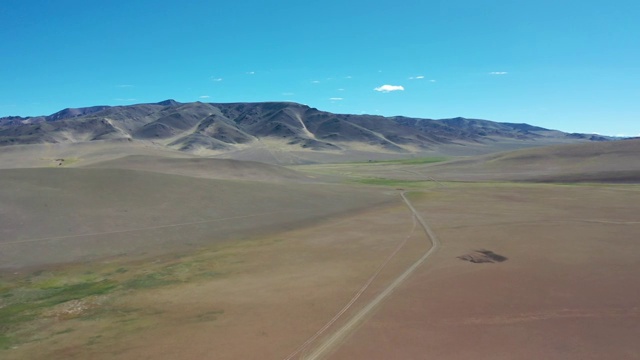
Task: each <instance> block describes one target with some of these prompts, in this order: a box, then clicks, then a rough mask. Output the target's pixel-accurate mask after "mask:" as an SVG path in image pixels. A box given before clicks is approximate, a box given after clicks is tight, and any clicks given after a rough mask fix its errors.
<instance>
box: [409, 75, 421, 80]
mask: <svg viewBox="0 0 640 360" xmlns="http://www.w3.org/2000/svg"><path fill="white" fill-rule="evenodd" d="M421 79H424V75H418V76H409V80H421Z"/></svg>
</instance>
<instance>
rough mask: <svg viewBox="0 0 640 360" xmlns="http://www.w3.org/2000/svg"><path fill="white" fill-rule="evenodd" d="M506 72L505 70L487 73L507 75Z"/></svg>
mask: <svg viewBox="0 0 640 360" xmlns="http://www.w3.org/2000/svg"><path fill="white" fill-rule="evenodd" d="M507 74H508V72H506V71H492V72H490V73H489V75H507Z"/></svg>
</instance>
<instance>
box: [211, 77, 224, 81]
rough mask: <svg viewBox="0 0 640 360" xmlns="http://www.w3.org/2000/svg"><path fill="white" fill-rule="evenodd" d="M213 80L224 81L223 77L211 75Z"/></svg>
mask: <svg viewBox="0 0 640 360" xmlns="http://www.w3.org/2000/svg"><path fill="white" fill-rule="evenodd" d="M211 81H216V82H218V81H222V78H220V77H215V76H212V77H211Z"/></svg>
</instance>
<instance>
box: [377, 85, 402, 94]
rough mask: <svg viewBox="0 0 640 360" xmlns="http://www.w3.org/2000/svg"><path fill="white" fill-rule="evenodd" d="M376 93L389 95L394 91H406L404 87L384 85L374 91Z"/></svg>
mask: <svg viewBox="0 0 640 360" xmlns="http://www.w3.org/2000/svg"><path fill="white" fill-rule="evenodd" d="M373 90H375V91H378V92H383V93H388V92H392V91H404V86H402V85H382V86H379V87H377V88H375V89H373Z"/></svg>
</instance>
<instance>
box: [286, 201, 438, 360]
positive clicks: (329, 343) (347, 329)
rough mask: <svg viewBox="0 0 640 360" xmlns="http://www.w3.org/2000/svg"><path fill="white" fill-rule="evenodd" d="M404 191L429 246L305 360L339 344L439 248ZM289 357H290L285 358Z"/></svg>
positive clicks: (326, 352) (406, 202)
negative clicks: (429, 242) (429, 243)
mask: <svg viewBox="0 0 640 360" xmlns="http://www.w3.org/2000/svg"><path fill="white" fill-rule="evenodd" d="M405 193H406V192H404V191H403V192H402V193H400V196H401V197H402V200H403V201H404V203H405V204H406V205H407V207H408V208H409V210H411V212H412V214H413V216H414V218H415V219H416V220H418V223H419V224H420V226H421V227H422V229H423V230H424V232H425V234H426V235H427V237H428V238H429V239H430V241H431V248H430V249H429V250H428V251H427V252H426V253H425V254H424V255H422V257H421V258H420V259H418V260H417V261H416V262H414V263H413V264H412V265H411V266H409V268H407V270H405V272H403V273H402V274H400V276H398V277H397V278H396V279H395V280H394V281H393V282H392V283H391V284H389V286H387V287H386V288H385V289H384V290H383V291H382V292H381V293H380V294H379V295H378V296H376V298H375V299H373V300H372V301H371V302H369V303H368V304H367V305H366V306H365V307H363V308H362V310H360V311H359V312H358V313H357V314H356V315H354V316H353V317H352V318H351V319H350V320H349V321H348V322H347V323H346V324H345V325H343V326H342V327H341V328H340V329H338V330H336V332H334V333H333V335H331V336H330V337H329V338H328V339H327V340H325V341H324V342H323V343H322V344H321V345H320V346H318V347H317V348H315V349H313V351H312V352H311V353H309V354H308V355H306V356H305V357H304V359H307V360H315V359H319V358H321V357H323V356H325V355H327V354H328V353H329V352H330V351H332V350H333V349H334V348H335V347H336V346H337V345H339V344H340V343H341V342H342V341H343V340H344V339H345V338H346V337H347V336H348V335H349V334H350V333H351V332H352V331H353V330H354V329H355V328H356V326H358V325H359V324H360V322H361V321H362V320H363V319H364V318H365V317H366V316H367V315H369V313H371V312H372V311H373V310H374V309H375V308H376V306H378V305H379V304H380V303H381V302H382V301H383V300H385V299H386V298H387V297H388V296H389V295H391V293H392V292H393V291H394V290H395V289H396V288H397V287H398V286H400V284H402V283H403V282H404V281H405V280H406V279H407V278H408V277H409V276H410V275H411V274H413V273H414V272H415V271H416V269H417V268H418V267H419V266H420V265H422V264H423V263H424V262H425V261H426V260H427V259H428V258H429V257H430V256H431V255H433V254H434V253H435V252H436V251H437V250H438V249H439V248H440V240H439V239H438V237H437V236H436V234H435V233H434V232H433V231H432V230H431V228H430V227H429V225H427V223H426V221H425V220H424V219H423V218H422V216H420V214H419V213H418V211H417V210H416V209H415V208H414V207H413V205H412V204H411V202H410V201H409V199H407V197H406V196H405ZM287 359H291V357H289V358H287Z"/></svg>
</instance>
